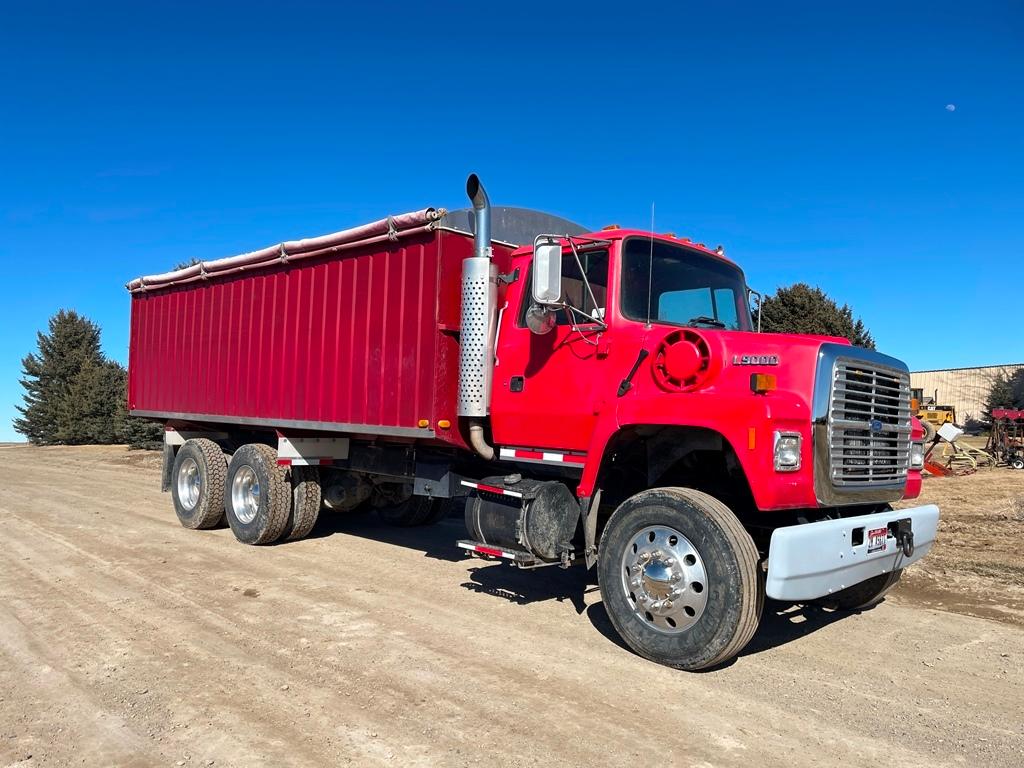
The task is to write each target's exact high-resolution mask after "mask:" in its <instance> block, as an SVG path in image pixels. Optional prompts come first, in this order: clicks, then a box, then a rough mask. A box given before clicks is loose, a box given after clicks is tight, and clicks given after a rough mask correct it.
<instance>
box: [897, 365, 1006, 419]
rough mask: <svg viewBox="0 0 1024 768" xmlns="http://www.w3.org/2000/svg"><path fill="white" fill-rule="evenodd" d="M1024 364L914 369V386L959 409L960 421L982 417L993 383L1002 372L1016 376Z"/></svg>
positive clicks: (929, 396) (957, 415) (911, 377)
mask: <svg viewBox="0 0 1024 768" xmlns="http://www.w3.org/2000/svg"><path fill="white" fill-rule="evenodd" d="M1022 368H1024V363H1007V364H1006V365H985V366H981V367H979V368H944V369H939V370H934V371H912V372H911V374H910V386H911V387H913V388H919V389H921V390H923V392H922V394H923V395H924V398H925V400H926V401H927V400H928V399H929V398H934V401H935V404H936V405H952V406H953V407H954V408H956V421H957V423H958V424H963V423H964V422H965V421H967V420H968V419H971V418H974V419H980V418H981V417H982V414H983V413H984V411H985V400H987V399H988V393H989V391H990V390H991V389H992V383H993V382H994V381H995V379H996V377H997V376H999V375H1000V374H1002V375H1004V376H1012V375H1013V374H1014V373H1015V372H1017V371H1019V370H1021V369H1022Z"/></svg>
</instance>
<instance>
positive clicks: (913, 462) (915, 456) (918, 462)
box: [908, 440, 924, 469]
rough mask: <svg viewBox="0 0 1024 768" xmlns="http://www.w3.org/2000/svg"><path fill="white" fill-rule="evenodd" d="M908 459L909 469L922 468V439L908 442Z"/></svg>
mask: <svg viewBox="0 0 1024 768" xmlns="http://www.w3.org/2000/svg"><path fill="white" fill-rule="evenodd" d="M908 461H909V463H908V466H909V468H910V469H924V441H919V440H914V441H912V442H911V443H910V456H909V457H908Z"/></svg>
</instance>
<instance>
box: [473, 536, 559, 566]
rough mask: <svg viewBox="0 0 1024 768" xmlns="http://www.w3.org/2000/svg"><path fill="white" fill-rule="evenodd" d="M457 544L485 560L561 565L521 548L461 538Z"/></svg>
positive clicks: (520, 563) (526, 564)
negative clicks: (510, 547)
mask: <svg viewBox="0 0 1024 768" xmlns="http://www.w3.org/2000/svg"><path fill="white" fill-rule="evenodd" d="M458 545H459V546H460V547H461V548H462V549H464V550H466V551H467V552H468V553H469V554H470V555H475V556H476V557H481V558H484V559H485V560H490V559H499V560H509V561H511V562H512V564H513V565H515V566H516V567H517V568H543V567H544V566H546V565H563V563H560V562H557V561H556V562H548V561H547V560H541V559H540V558H539V557H537V556H536V555H534V554H533V553H531V552H526V551H524V550H521V549H509V548H508V547H499V546H495V545H494V544H483V543H481V542H479V541H470V540H469V539H461V540H460V541H459V542H458ZM572 559H573V558H572V555H571V554H570V555H569V557H568V561H569V562H572Z"/></svg>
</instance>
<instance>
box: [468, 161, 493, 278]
mask: <svg viewBox="0 0 1024 768" xmlns="http://www.w3.org/2000/svg"><path fill="white" fill-rule="evenodd" d="M466 195H467V196H468V197H469V199H470V201H472V203H473V219H474V222H473V223H474V226H473V229H474V230H475V234H474V238H473V241H474V243H475V246H476V247H475V250H476V253H475V254H473V255H474V256H475V257H476V258H478V259H490V258H491V201H490V199H489V198H488V197H487V190H485V189H484V185H483V184H481V183H480V177H479V176H477V175H476V174H475V173H471V174H469V178H468V179H466Z"/></svg>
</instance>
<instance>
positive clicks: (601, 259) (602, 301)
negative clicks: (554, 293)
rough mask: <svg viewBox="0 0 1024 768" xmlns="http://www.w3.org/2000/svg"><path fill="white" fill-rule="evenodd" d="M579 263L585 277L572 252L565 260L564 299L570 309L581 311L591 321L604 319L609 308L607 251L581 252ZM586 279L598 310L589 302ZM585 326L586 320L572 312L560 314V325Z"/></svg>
mask: <svg viewBox="0 0 1024 768" xmlns="http://www.w3.org/2000/svg"><path fill="white" fill-rule="evenodd" d="M580 263H581V264H582V265H583V273H582V274H581V273H580V265H579V264H577V263H576V257H575V256H573V254H572V252H571V251H570V252H569V253H567V254H566V255H564V256H562V298H563V300H564V301H565V302H566V303H567V304H569V305H570V306H573V307H576V308H577V309H579V310H582V311H583V312H585V313H586V314H588V315H590V316H591V317H601V318H603V317H604V312H605V307H607V306H608V251H606V250H598V251H580ZM584 275H585V276H586V281H589V283H590V290H591V291H593V292H594V300H595V301H596V302H597V304H596V306H595V305H594V303H593V302H592V301H591V300H590V293H589V292H588V291H587V285H586V282H585V281H584V279H583V278H584ZM570 315H575V317H570ZM586 322H587V320H586V318H583V317H580V316H579V315H578V314H576V313H573V312H559V313H558V324H559V325H573V324H585V323H586Z"/></svg>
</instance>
